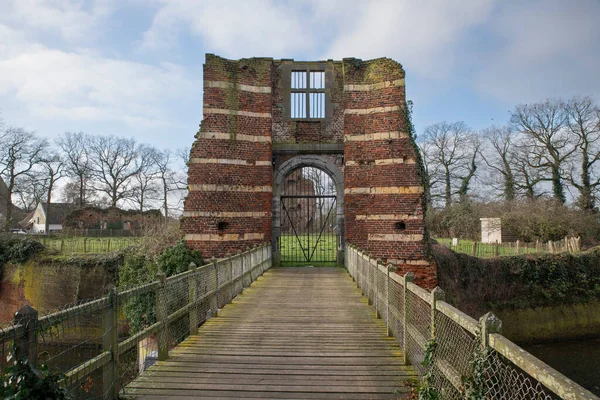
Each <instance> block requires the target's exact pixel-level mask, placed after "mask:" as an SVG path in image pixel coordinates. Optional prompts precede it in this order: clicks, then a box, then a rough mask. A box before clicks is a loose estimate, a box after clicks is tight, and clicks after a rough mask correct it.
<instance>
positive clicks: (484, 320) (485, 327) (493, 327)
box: [479, 312, 502, 350]
mask: <svg viewBox="0 0 600 400" xmlns="http://www.w3.org/2000/svg"><path fill="white" fill-rule="evenodd" d="M479 324H480V325H481V349H482V350H485V349H486V348H487V347H489V343H490V342H489V337H490V336H489V335H490V333H502V321H501V320H500V318H498V317H496V316H495V315H494V314H493V313H492V312H488V313H486V314H484V315H483V316H482V317H481V318H479Z"/></svg>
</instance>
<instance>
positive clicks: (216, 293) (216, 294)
mask: <svg viewBox="0 0 600 400" xmlns="http://www.w3.org/2000/svg"><path fill="white" fill-rule="evenodd" d="M210 262H211V264H212V267H213V268H212V269H213V275H214V282H215V287H214V289H213V293H214V294H213V296H214V299H215V310H214V313H213V317H218V316H219V306H220V304H219V271H218V269H217V259H216V258H215V257H213V258H211V259H210Z"/></svg>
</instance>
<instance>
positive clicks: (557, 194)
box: [552, 164, 566, 204]
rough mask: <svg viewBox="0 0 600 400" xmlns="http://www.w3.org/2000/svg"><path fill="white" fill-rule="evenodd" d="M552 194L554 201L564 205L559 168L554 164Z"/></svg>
mask: <svg viewBox="0 0 600 400" xmlns="http://www.w3.org/2000/svg"><path fill="white" fill-rule="evenodd" d="M552 192H553V194H554V198H555V199H556V200H558V201H560V202H561V203H562V204H565V201H566V199H565V192H564V189H563V184H562V181H561V176H560V168H559V166H558V165H556V164H555V165H552Z"/></svg>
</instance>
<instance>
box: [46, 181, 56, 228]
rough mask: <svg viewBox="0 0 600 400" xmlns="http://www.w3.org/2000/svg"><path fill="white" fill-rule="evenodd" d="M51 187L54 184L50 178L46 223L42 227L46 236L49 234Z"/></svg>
mask: <svg viewBox="0 0 600 400" xmlns="http://www.w3.org/2000/svg"><path fill="white" fill-rule="evenodd" d="M52 186H54V182H52V178H51V179H50V183H49V184H48V198H47V199H46V223H45V226H44V233H45V234H46V235H47V234H48V233H50V202H51V201H52Z"/></svg>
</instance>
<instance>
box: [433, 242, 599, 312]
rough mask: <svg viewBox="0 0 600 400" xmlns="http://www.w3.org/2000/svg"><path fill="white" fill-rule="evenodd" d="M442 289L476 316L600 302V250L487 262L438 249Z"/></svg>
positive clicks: (451, 298)
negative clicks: (495, 311) (504, 310)
mask: <svg viewBox="0 0 600 400" xmlns="http://www.w3.org/2000/svg"><path fill="white" fill-rule="evenodd" d="M432 247H433V256H434V258H435V260H436V263H437V266H438V282H439V286H440V287H441V288H442V289H444V290H445V291H446V294H447V298H448V300H449V301H450V302H451V303H453V304H454V305H456V306H457V307H458V308H459V309H461V310H463V311H465V312H466V313H467V314H469V315H471V316H473V317H476V318H477V317H479V316H480V315H481V314H483V313H484V312H486V311H489V309H490V308H505V307H539V306H551V305H559V304H560V305H562V304H575V303H582V302H587V301H589V300H592V299H600V250H599V249H592V250H589V251H587V252H584V253H581V254H577V255H575V254H568V253H565V254H544V255H532V254H529V255H521V256H514V257H499V258H492V259H482V258H477V257H471V256H469V255H466V254H458V253H455V252H453V251H452V250H449V249H448V248H445V247H444V246H440V245H434V246H432Z"/></svg>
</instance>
